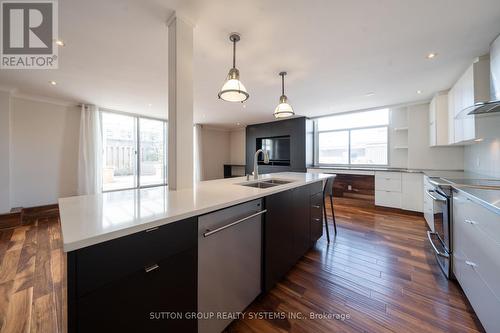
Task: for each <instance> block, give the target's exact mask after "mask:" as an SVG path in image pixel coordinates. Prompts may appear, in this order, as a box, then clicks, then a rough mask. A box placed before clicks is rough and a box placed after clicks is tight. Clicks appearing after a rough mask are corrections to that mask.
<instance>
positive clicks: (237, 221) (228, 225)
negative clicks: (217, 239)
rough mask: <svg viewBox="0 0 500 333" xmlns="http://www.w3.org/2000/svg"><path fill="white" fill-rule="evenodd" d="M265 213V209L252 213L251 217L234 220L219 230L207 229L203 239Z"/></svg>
mask: <svg viewBox="0 0 500 333" xmlns="http://www.w3.org/2000/svg"><path fill="white" fill-rule="evenodd" d="M266 212H267V209H263V210H261V211H258V212H257V213H254V214H252V215H248V216H246V217H244V218H241V219H239V220H236V221H234V222H231V223H229V224H226V225H224V226H222V227H220V228H217V229H214V230H210V229H207V231H206V232H204V233H203V237H208V236H211V235H213V234H215V233H218V232H219V231H222V230H224V229H227V228H230V227H232V226H234V225H237V224H240V223H241V222H245V221H246V220H248V219H251V218H252V217H255V216H259V215H262V214H264V213H266Z"/></svg>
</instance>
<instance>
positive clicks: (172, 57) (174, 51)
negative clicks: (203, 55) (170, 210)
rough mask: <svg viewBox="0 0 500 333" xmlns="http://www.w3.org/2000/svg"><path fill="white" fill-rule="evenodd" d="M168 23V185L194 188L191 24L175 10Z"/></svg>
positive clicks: (179, 187) (174, 188) (178, 188)
mask: <svg viewBox="0 0 500 333" xmlns="http://www.w3.org/2000/svg"><path fill="white" fill-rule="evenodd" d="M167 26H168V185H169V189H170V190H180V189H185V188H191V187H193V25H192V24H191V23H190V22H188V21H187V20H185V19H183V18H182V17H179V16H177V15H176V14H175V13H174V14H173V15H172V17H171V18H170V19H169V20H168V21H167Z"/></svg>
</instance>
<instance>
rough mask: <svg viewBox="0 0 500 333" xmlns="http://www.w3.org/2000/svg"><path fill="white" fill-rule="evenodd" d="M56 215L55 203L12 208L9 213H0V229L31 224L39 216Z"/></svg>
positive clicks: (48, 216)
mask: <svg viewBox="0 0 500 333" xmlns="http://www.w3.org/2000/svg"><path fill="white" fill-rule="evenodd" d="M57 216H59V206H58V205H57V204H53V205H44V206H36V207H27V208H22V207H18V208H13V209H12V210H11V212H10V213H7V214H0V230H1V229H10V228H15V227H19V226H21V225H27V224H31V223H33V222H35V221H36V220H38V219H40V218H50V217H57Z"/></svg>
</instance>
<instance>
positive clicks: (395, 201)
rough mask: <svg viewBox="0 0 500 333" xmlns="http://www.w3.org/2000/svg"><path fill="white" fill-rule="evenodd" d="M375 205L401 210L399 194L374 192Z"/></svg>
mask: <svg viewBox="0 0 500 333" xmlns="http://www.w3.org/2000/svg"><path fill="white" fill-rule="evenodd" d="M375 205H377V206H383V207H391V208H401V193H400V192H392V191H380V190H375Z"/></svg>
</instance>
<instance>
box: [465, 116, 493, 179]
mask: <svg viewBox="0 0 500 333" xmlns="http://www.w3.org/2000/svg"><path fill="white" fill-rule="evenodd" d="M477 124H478V126H477V127H478V132H479V136H480V137H481V139H483V141H482V142H473V143H472V144H471V145H469V146H465V156H464V163H465V170H466V171H469V172H474V173H478V174H481V175H484V176H487V177H494V178H500V113H496V114H494V115H492V116H483V117H480V118H477Z"/></svg>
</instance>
